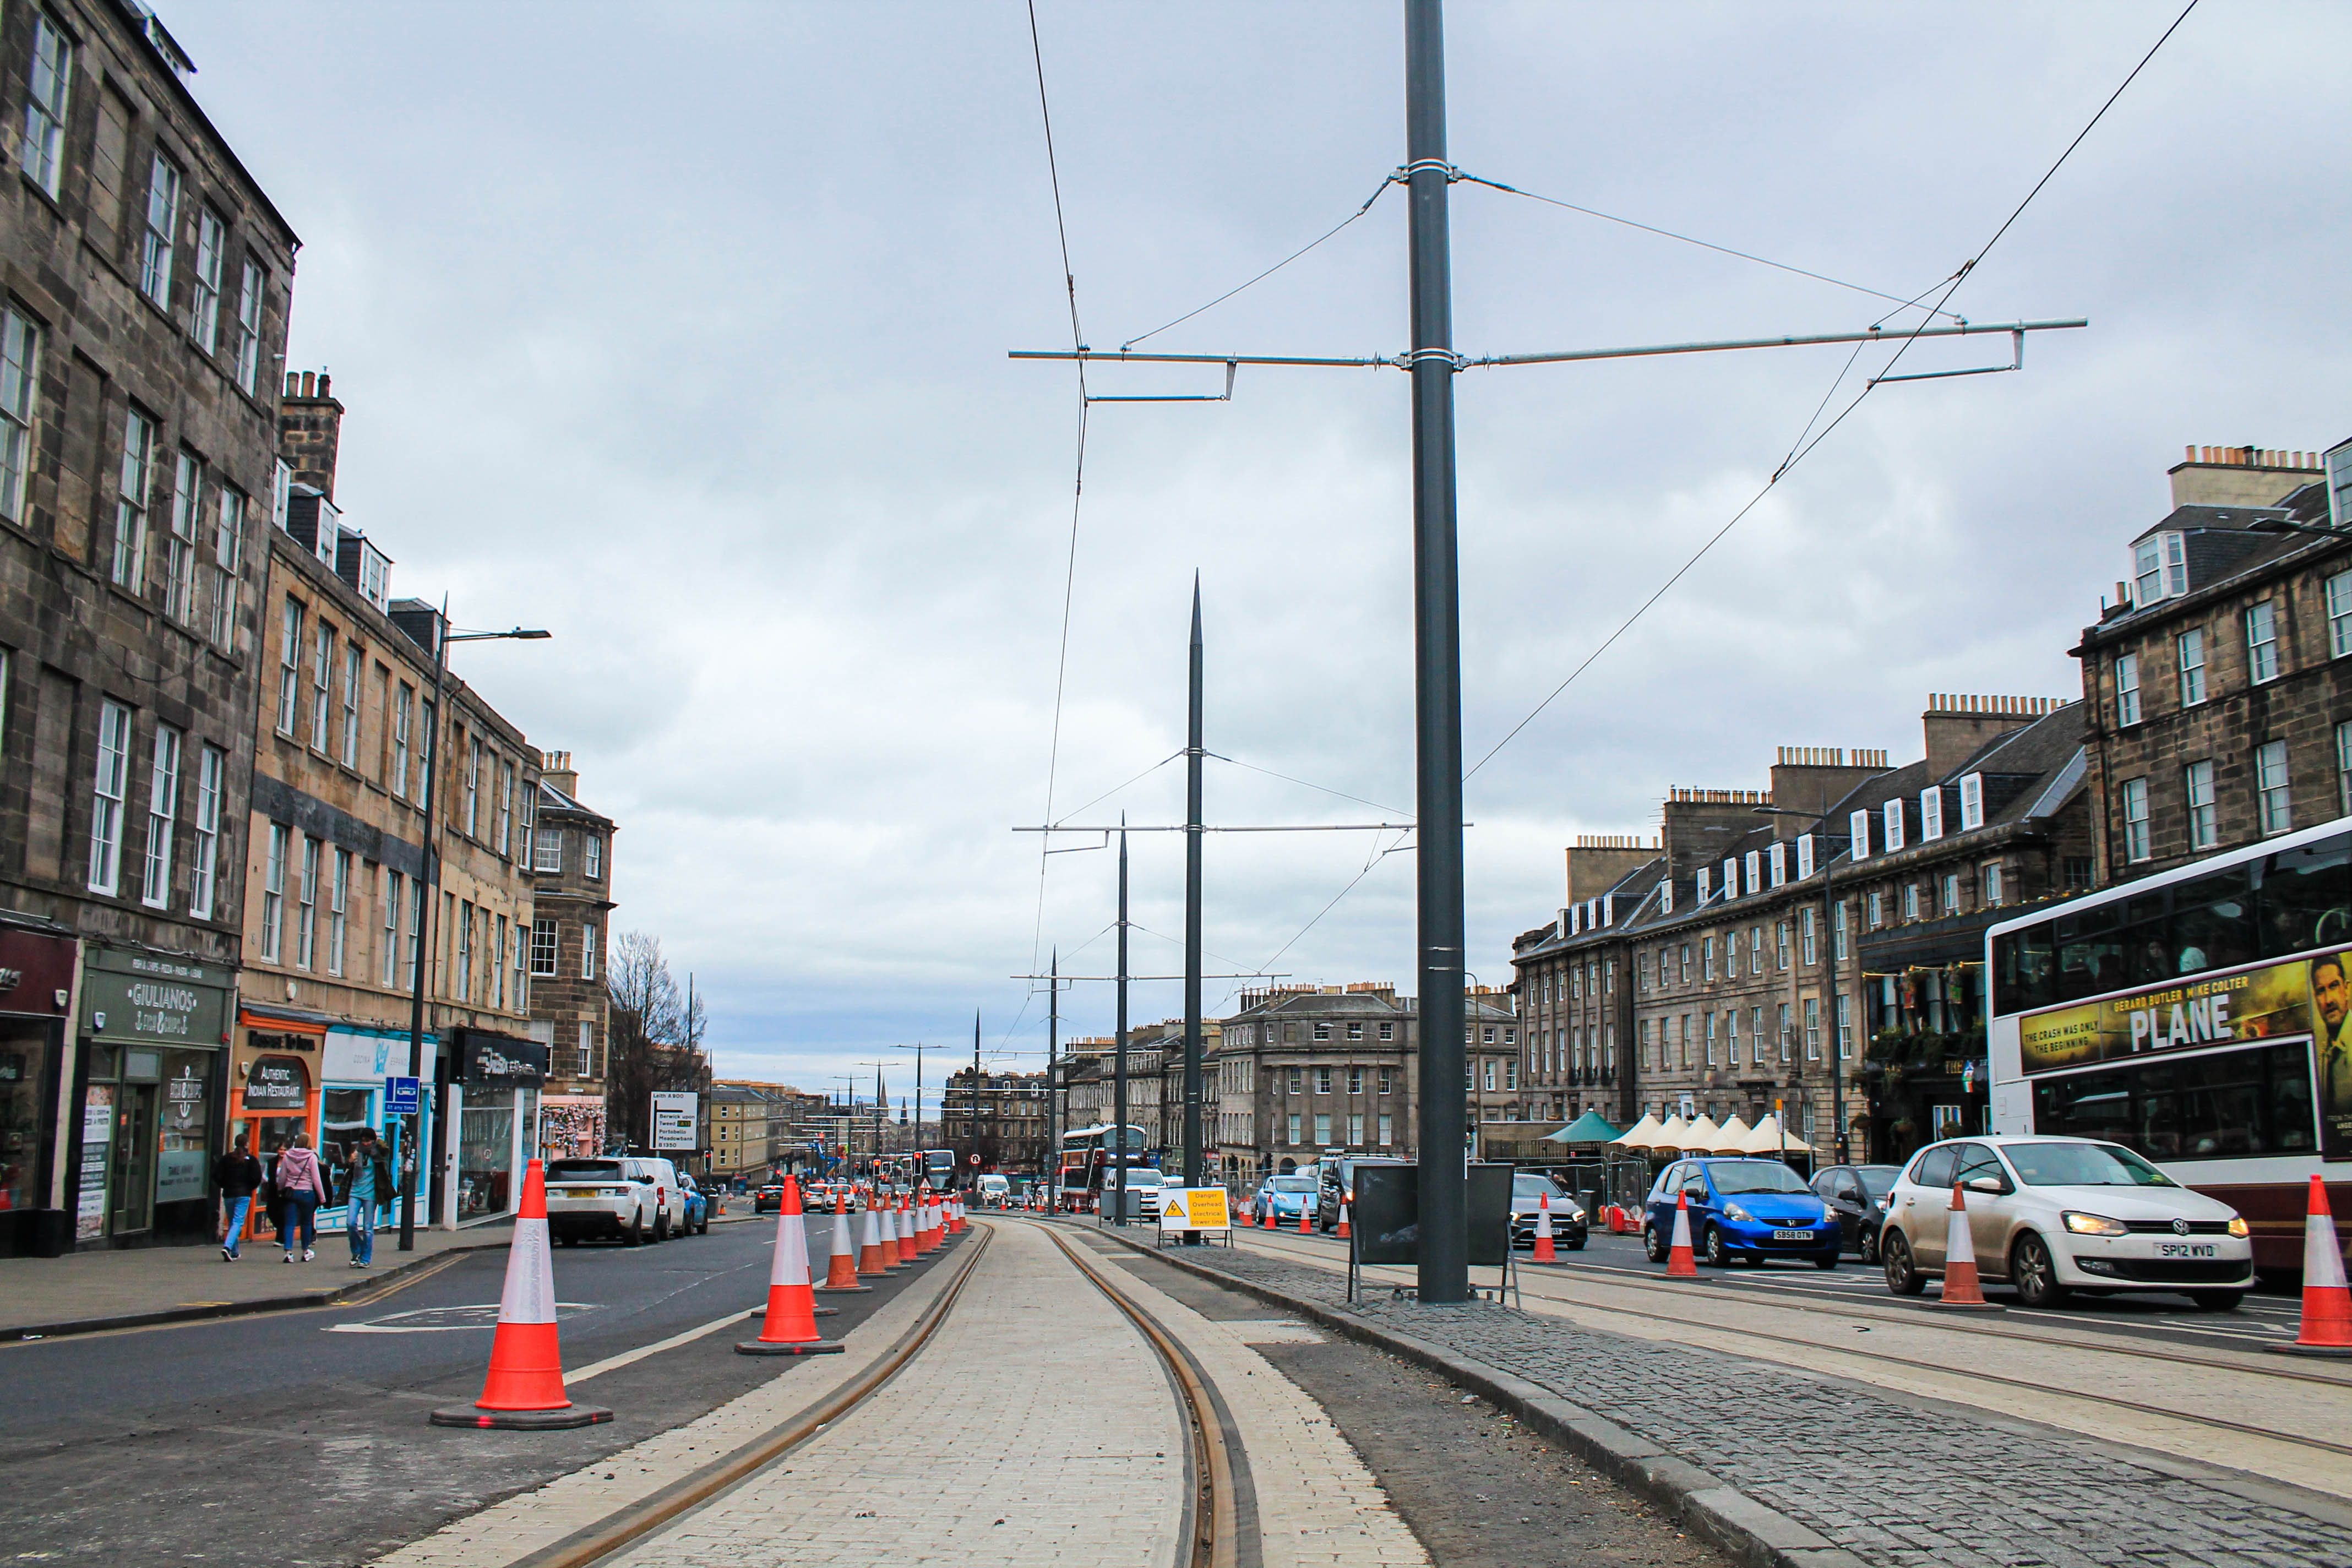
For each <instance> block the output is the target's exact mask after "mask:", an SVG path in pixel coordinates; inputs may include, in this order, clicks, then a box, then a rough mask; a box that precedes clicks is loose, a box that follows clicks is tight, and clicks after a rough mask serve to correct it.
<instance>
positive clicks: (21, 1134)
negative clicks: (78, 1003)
mask: <svg viewBox="0 0 2352 1568" xmlns="http://www.w3.org/2000/svg"><path fill="white" fill-rule="evenodd" d="M74 945H75V944H74V940H73V938H72V937H71V936H68V935H66V934H64V933H63V932H62V931H58V932H50V931H28V930H23V929H19V928H17V927H16V926H13V925H0V1258H55V1257H56V1256H57V1255H58V1253H59V1252H61V1251H63V1250H64V1249H65V1248H66V1247H68V1246H69V1245H71V1232H72V1226H71V1223H70V1221H69V1219H68V1215H67V1212H66V1211H65V1210H63V1209H60V1208H58V1207H56V1206H54V1205H52V1204H51V1202H50V1196H49V1194H50V1192H51V1190H52V1186H53V1184H54V1182H55V1179H56V1172H57V1155H58V1138H57V1127H58V1115H57V1107H58V1071H59V1069H60V1068H61V1066H62V1064H63V1062H64V1060H65V1046H66V1016H67V1012H68V1005H69V1004H70V1003H71V1001H72V997H73V970H74Z"/></svg>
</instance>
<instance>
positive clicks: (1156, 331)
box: [1118, 179, 1396, 353]
mask: <svg viewBox="0 0 2352 1568" xmlns="http://www.w3.org/2000/svg"><path fill="white" fill-rule="evenodd" d="M1395 183H1396V182H1395V181H1394V180H1393V179H1387V180H1382V181H1381V183H1380V186H1379V188H1378V189H1376V190H1374V191H1373V192H1372V194H1371V195H1369V196H1366V197H1365V198H1364V205H1362V206H1360V207H1358V208H1357V209H1356V210H1355V211H1354V212H1351V213H1349V215H1348V216H1346V217H1343V218H1341V219H1340V220H1339V222H1338V223H1335V224H1333V225H1332V226H1330V227H1329V228H1327V229H1325V230H1324V231H1323V232H1322V233H1321V234H1318V235H1317V236H1316V237H1314V238H1313V239H1310V240H1308V241H1307V243H1306V244H1305V245H1302V246H1300V247H1298V248H1297V249H1296V250H1294V251H1292V252H1291V253H1290V254H1289V255H1287V256H1286V257H1284V258H1282V259H1281V260H1279V261H1277V262H1276V263H1275V264H1274V265H1273V266H1271V267H1269V268H1266V269H1265V271H1263V272H1261V273H1259V274H1258V275H1257V276H1256V277H1255V278H1253V279H1250V280H1249V281H1248V282H1246V283H1240V284H1236V285H1234V287H1233V288H1231V289H1226V290H1225V291H1224V292H1223V293H1222V294H1220V295H1218V296H1217V297H1216V298H1215V299H1213V300H1210V301H1209V302H1208V303H1207V304H1205V305H1201V306H1197V307H1195V308H1194V309H1192V310H1187V311H1185V312H1184V313H1183V314H1182V315H1181V316H1179V317H1177V318H1176V319H1175V320H1174V321H1162V322H1160V325H1158V326H1156V327H1154V328H1152V329H1151V330H1150V331H1148V332H1140V333H1138V334H1137V335H1136V336H1134V337H1131V338H1129V339H1128V340H1127V341H1126V342H1123V343H1121V344H1119V345H1118V347H1119V352H1120V353H1126V352H1127V351H1128V350H1129V349H1131V348H1133V347H1134V346H1135V345H1136V344H1138V343H1139V342H1143V341H1144V340H1145V339H1147V338H1156V337H1158V336H1159V335H1160V333H1162V332H1164V331H1167V330H1168V329H1169V328H1171V327H1181V326H1182V325H1183V324H1184V323H1185V322H1187V321H1191V320H1192V318H1193V317H1195V316H1198V315H1201V314H1202V313H1203V312H1204V311H1208V310H1215V309H1216V308H1217V307H1218V306H1220V305H1222V304H1223V303H1224V302H1225V301H1226V300H1230V299H1232V298H1233V297H1234V295H1236V294H1238V293H1241V292H1242V291H1243V290H1244V289H1251V288H1255V286H1256V285H1258V284H1260V283H1263V282H1265V280H1266V279H1269V278H1271V277H1273V276H1274V275H1275V274H1276V273H1277V272H1279V271H1281V270H1282V269H1283V268H1286V267H1287V266H1289V265H1290V264H1291V263H1292V262H1294V261H1296V260H1297V259H1298V258H1300V257H1302V256H1304V255H1306V254H1307V252H1308V251H1310V250H1312V249H1314V248H1315V247H1317V246H1318V245H1320V244H1322V243H1323V242H1324V241H1325V240H1327V239H1328V238H1330V237H1332V236H1333V235H1335V234H1338V233H1339V231H1340V230H1341V229H1343V228H1346V227H1347V226H1349V224H1351V223H1354V222H1355V221H1356V220H1357V219H1358V218H1360V217H1361V216H1364V215H1365V214H1366V213H1368V212H1370V211H1371V210H1372V204H1373V203H1375V202H1377V201H1379V200H1380V199H1381V192H1382V191H1385V190H1387V189H1388V188H1389V186H1391V185H1392V184H1395Z"/></svg>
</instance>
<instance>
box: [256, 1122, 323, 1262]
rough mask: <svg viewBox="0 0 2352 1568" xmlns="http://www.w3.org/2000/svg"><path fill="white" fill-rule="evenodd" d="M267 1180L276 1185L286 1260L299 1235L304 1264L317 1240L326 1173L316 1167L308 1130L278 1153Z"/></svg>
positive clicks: (279, 1227)
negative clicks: (274, 1169) (275, 1163)
mask: <svg viewBox="0 0 2352 1568" xmlns="http://www.w3.org/2000/svg"><path fill="white" fill-rule="evenodd" d="M270 1179H271V1181H272V1182H273V1183H274V1184H276V1186H277V1188H278V1239H279V1240H281V1241H283V1242H284V1243H285V1244H286V1261H287V1262H289V1263H291V1262H293V1261H294V1242H295V1237H296V1236H297V1235H298V1234H299V1236H300V1237H301V1242H302V1261H303V1262H305V1263H308V1262H310V1254H311V1250H312V1248H313V1247H315V1246H316V1245H317V1243H318V1239H319V1226H318V1214H319V1205H321V1204H323V1203H325V1202H326V1201H327V1173H325V1172H324V1171H322V1170H320V1167H319V1156H318V1155H316V1154H314V1153H312V1152H310V1134H309V1133H307V1132H297V1133H296V1134H294V1141H293V1142H292V1143H290V1144H289V1145H288V1146H287V1147H286V1148H285V1149H283V1150H281V1151H280V1152H279V1153H278V1169H277V1170H276V1171H275V1172H274V1173H272V1174H271V1178H270Z"/></svg>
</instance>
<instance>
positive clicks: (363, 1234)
mask: <svg viewBox="0 0 2352 1568" xmlns="http://www.w3.org/2000/svg"><path fill="white" fill-rule="evenodd" d="M343 1170H344V1173H345V1175H346V1177H347V1178H348V1179H347V1180H346V1182H345V1183H344V1185H345V1186H346V1187H347V1188H349V1191H348V1193H347V1194H345V1196H346V1200H347V1202H348V1205H349V1212H350V1214H351V1222H350V1231H351V1242H352V1268H369V1267H371V1266H372V1265H373V1263H374V1262H375V1210H376V1205H378V1204H382V1203H388V1202H390V1201H391V1198H392V1152H391V1150H389V1149H387V1148H386V1147H385V1146H384V1145H383V1143H381V1142H377V1140H376V1135H375V1129H374V1128H373V1127H362V1128H361V1129H360V1131H359V1136H358V1137H357V1138H356V1139H354V1140H352V1152H351V1153H350V1154H349V1155H347V1156H346V1157H345V1158H344V1161H343Z"/></svg>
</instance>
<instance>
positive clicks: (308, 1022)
mask: <svg viewBox="0 0 2352 1568" xmlns="http://www.w3.org/2000/svg"><path fill="white" fill-rule="evenodd" d="M236 1021H237V1022H238V1023H240V1024H242V1025H244V1026H246V1027H247V1028H248V1029H269V1030H274V1031H276V1032H277V1033H278V1034H281V1035H321V1036H323V1035H324V1034H325V1033H326V1032H327V1031H328V1030H329V1029H331V1028H333V1027H334V1026H335V1018H334V1016H333V1015H331V1014H328V1013H313V1012H310V1011H309V1010H308V1009H306V1008H301V1007H273V1006H271V1005H269V1004H268V1003H267V1002H240V1003H238V1004H237V1008H236Z"/></svg>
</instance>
